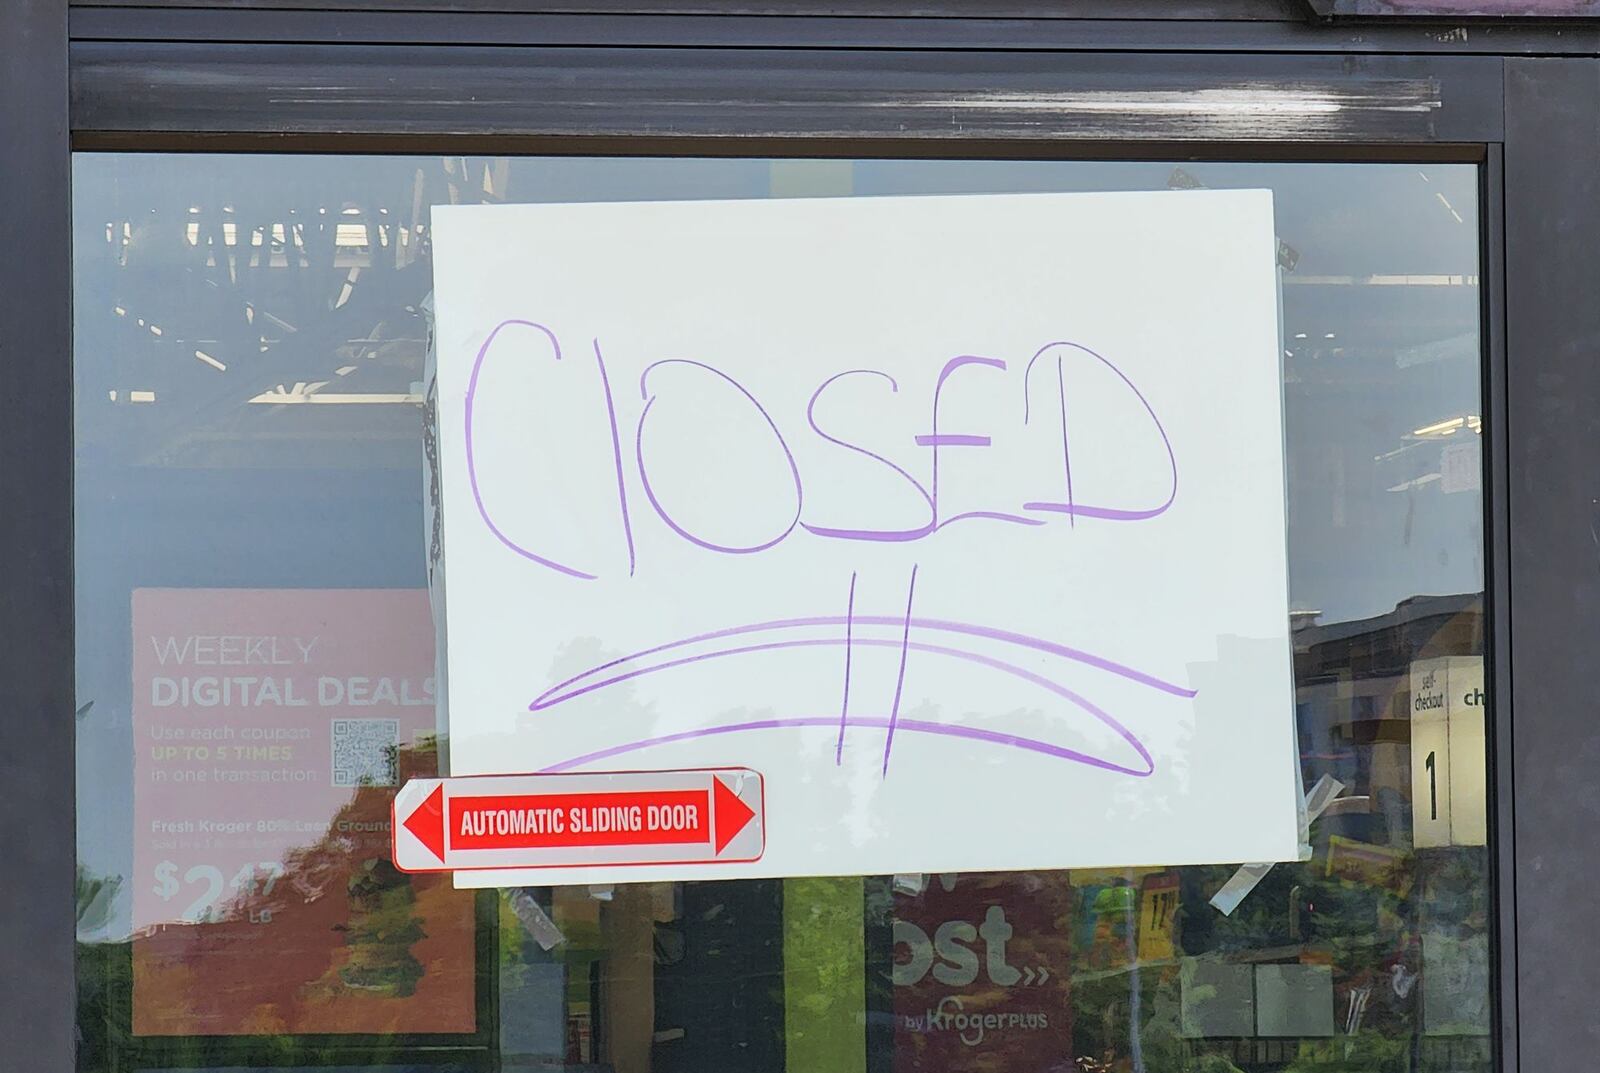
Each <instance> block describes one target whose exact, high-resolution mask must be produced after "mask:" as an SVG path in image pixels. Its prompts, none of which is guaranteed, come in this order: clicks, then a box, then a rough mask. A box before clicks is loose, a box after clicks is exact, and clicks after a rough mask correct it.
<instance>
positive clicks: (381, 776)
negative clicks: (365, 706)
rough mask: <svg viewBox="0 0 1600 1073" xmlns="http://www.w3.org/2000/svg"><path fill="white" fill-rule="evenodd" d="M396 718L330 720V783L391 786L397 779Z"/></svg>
mask: <svg viewBox="0 0 1600 1073" xmlns="http://www.w3.org/2000/svg"><path fill="white" fill-rule="evenodd" d="M399 747H400V720H398V719H335V720H334V721H333V784H334V785H335V786H393V785H395V784H396V783H397V782H399V781H400V779H399V775H400V772H399V765H398V764H397V763H396V759H397V756H398V754H399V751H400V748H399Z"/></svg>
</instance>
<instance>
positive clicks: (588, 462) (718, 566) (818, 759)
mask: <svg viewBox="0 0 1600 1073" xmlns="http://www.w3.org/2000/svg"><path fill="white" fill-rule="evenodd" d="M433 247H434V257H435V261H434V273H435V297H436V302H437V318H438V319H437V335H436V339H437V348H438V359H437V360H438V407H439V409H438V421H439V444H440V466H441V482H442V489H443V505H442V510H443V517H444V526H443V535H444V558H445V564H446V567H447V569H446V571H445V574H446V576H447V577H448V579H449V584H448V590H447V593H446V601H445V602H446V615H445V618H446V623H447V635H446V638H445V648H446V656H447V660H448V676H447V678H448V688H449V723H450V726H449V730H450V756H451V773H452V774H453V775H458V776H459V775H475V774H508V773H532V772H547V771H548V772H555V771H572V772H590V771H610V770H628V769H634V770H637V769H674V768H710V767H729V766H736V767H748V768H752V769H754V770H757V771H760V772H762V774H763V775H764V777H765V780H766V824H767V826H766V839H767V841H766V852H765V854H764V855H763V856H762V858H761V859H760V860H759V861H757V862H752V863H748V864H726V865H723V864H718V865H701V866H699V867H696V868H695V869H693V870H692V871H689V870H685V869H682V868H675V867H672V866H661V867H639V868H631V869H627V870H626V871H625V872H622V871H619V872H616V873H615V874H610V873H605V872H604V870H603V869H602V870H601V871H600V872H598V873H597V872H596V871H595V870H592V869H590V870H584V869H581V868H580V869H574V870H572V871H571V872H570V873H567V872H559V873H554V872H551V871H542V872H539V873H537V874H529V875H526V876H523V875H520V874H517V873H506V872H494V873H473V872H467V873H458V874H457V881H458V883H464V884H469V885H471V884H483V885H515V884H518V883H538V884H548V883H565V882H581V883H594V882H602V881H606V880H610V881H640V880H650V879H666V878H679V879H709V878H722V877H750V876H795V875H818V874H883V873H894V872H955V871H978V870H986V869H1033V868H1063V867H1077V866H1099V865H1108V866H1109V865H1134V864H1158V863H1159V864H1184V863H1194V862H1216V861H1225V862H1236V861H1241V860H1243V861H1270V860H1289V859H1293V858H1294V857H1295V856H1296V852H1297V846H1298V816H1297V808H1296V805H1297V799H1298V798H1297V786H1296V782H1297V780H1296V765H1297V758H1296V750H1295V741H1294V717H1293V707H1292V705H1293V684H1292V674H1291V666H1290V646H1289V640H1288V598H1287V592H1286V587H1287V582H1286V566H1285V556H1284V491H1283V489H1284V463H1283V448H1282V442H1283V441H1282V416H1281V391H1282V389H1281V377H1280V372H1279V353H1280V347H1279V332H1278V323H1277V275H1276V269H1275V266H1274V250H1275V239H1274V232H1273V225H1272V201H1271V195H1270V194H1269V193H1268V192H1266V191H1229V192H1212V191H1204V192H1160V193H1148V194H1145V193H1141V194H1093V195H1084V194H1080V195H1020V196H992V197H991V196H983V197H927V198H857V199H834V200H794V201H748V202H709V201H708V202H676V203H647V204H582V205H526V206H493V207H478V206H473V207H443V208H438V209H436V210H435V212H434V222H433Z"/></svg>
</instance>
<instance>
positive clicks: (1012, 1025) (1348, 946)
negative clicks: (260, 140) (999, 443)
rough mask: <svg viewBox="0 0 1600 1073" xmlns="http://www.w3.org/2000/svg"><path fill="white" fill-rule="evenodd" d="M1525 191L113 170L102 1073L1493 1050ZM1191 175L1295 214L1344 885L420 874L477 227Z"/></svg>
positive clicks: (557, 168)
mask: <svg viewBox="0 0 1600 1073" xmlns="http://www.w3.org/2000/svg"><path fill="white" fill-rule="evenodd" d="M1478 178H1479V177H1478V172H1477V170H1476V169H1475V168H1473V167H1471V166H1467V165H1415V164H1405V165H1401V164H1359V165H1357V164H1268V163H1194V162H1186V163H1181V164H1173V163H1153V162H1140V163H1104V162H1059V161H1048V162H1047V161H950V160H941V161H934V160H916V161H910V160H872V159H861V160H794V159H784V160H751V159H743V160H741V159H645V158H582V157H560V158H555V157H552V158H506V157H497V158H460V157H444V158H441V157H378V156H341V157H325V156H246V155H133V154H127V155H117V154H80V155H79V156H78V158H77V160H76V166H75V171H74V197H75V218H74V234H75V248H74V264H75V273H76V285H75V304H76V342H75V377H76V388H77V392H76V415H77V416H76V441H77V470H76V472H77V486H76V497H77V514H76V525H77V532H76V539H77V601H78V604H77V622H78V642H77V654H78V706H79V712H78V730H79V746H78V840H79V841H78V845H79V860H80V863H79V876H78V906H77V911H78V938H79V951H80V978H79V995H80V1012H79V1029H80V1037H81V1042H80V1047H79V1055H80V1058H79V1067H80V1069H82V1070H84V1071H85V1073H112V1071H121V1070H143V1069H157V1068H186V1069H217V1070H230V1071H231V1070H257V1069H268V1068H312V1067H316V1068H330V1067H331V1068H336V1069H343V1070H349V1071H352V1073H353V1071H358V1070H359V1071H363V1073H364V1071H369V1070H371V1071H376V1070H391V1069H412V1068H422V1067H426V1068H430V1069H461V1070H493V1069H571V1070H596V1071H599V1070H606V1071H610V1073H691V1071H692V1073H721V1071H726V1073H852V1071H859V1073H869V1071H870V1073H913V1071H925V1073H961V1071H964V1070H970V1071H989V1073H994V1071H1001V1070H1004V1071H1007V1073H1013V1071H1019V1073H1020V1071H1037V1073H1046V1071H1049V1073H1065V1071H1068V1070H1071V1071H1081V1073H1094V1071H1100V1073H1111V1071H1116V1073H1137V1071H1150V1073H1166V1071H1179V1070H1199V1071H1205V1073H1230V1071H1248V1073H1254V1071H1294V1073H1307V1071H1313V1070H1326V1071H1330V1073H1331V1071H1335V1070H1337V1071H1350V1073H1391V1071H1392V1073H1409V1071H1424V1070H1427V1071H1434V1070H1437V1071H1452V1073H1458V1071H1476V1070H1488V1069H1490V1068H1491V1065H1492V1060H1491V1057H1490V1055H1491V1050H1490V1046H1489V1034H1490V1024H1491V1016H1490V1012H1491V1011H1490V984H1489V981H1490V976H1489V974H1490V945H1489V939H1488V929H1489V921H1490V904H1489V880H1488V851H1487V847H1486V842H1487V824H1486V815H1487V811H1488V800H1487V797H1488V793H1487V781H1488V780H1487V763H1486V758H1485V747H1484V741H1485V734H1484V725H1485V720H1486V719H1487V718H1488V716H1489V713H1490V711H1491V707H1490V702H1489V695H1488V690H1487V688H1486V686H1485V680H1484V670H1483V667H1484V660H1483V656H1484V651H1485V618H1484V611H1483V579H1484V534H1483V488H1482V453H1481V450H1480V447H1479V443H1480V432H1481V417H1480V415H1481V414H1482V413H1483V408H1482V403H1481V399H1480V382H1481V368H1482V346H1481V339H1480V332H1479V324H1480V315H1481V301H1482V295H1481V289H1480V285H1479V272H1480V267H1479V244H1480V233H1479V216H1478V192H1477V190H1478V186H1477V184H1478ZM1192 188H1213V189H1222V188H1269V189H1270V190H1271V191H1272V192H1273V196H1274V205H1275V212H1276V225H1277V231H1278V237H1279V254H1278V265H1279V272H1280V276H1281V284H1282V333H1283V369H1284V392H1285V413H1286V420H1285V425H1286V428H1285V435H1286V443H1287V460H1288V487H1287V497H1288V508H1289V509H1288V517H1289V533H1288V550H1289V567H1290V594H1291V601H1292V606H1291V608H1290V615H1291V621H1292V636H1293V639H1294V668H1295V678H1296V700H1295V705H1296V710H1295V713H1294V718H1295V719H1296V721H1297V729H1298V734H1299V741H1300V750H1301V764H1302V771H1301V776H1302V779H1303V781H1304V785H1305V788H1306V790H1307V794H1308V807H1309V808H1310V809H1311V811H1312V812H1314V813H1315V814H1316V818H1315V819H1314V820H1313V822H1312V823H1311V826H1310V828H1309V842H1310V844H1311V846H1312V855H1311V858H1310V859H1309V860H1306V861H1303V862H1300V863H1294V864H1280V865H1277V866H1275V867H1272V868H1270V869H1261V868H1257V869H1254V870H1252V869H1248V868H1243V867H1241V865H1243V864H1247V863H1248V862H1234V863H1230V864H1219V865H1214V866H1205V867H1183V868H1175V867H1164V866H1160V865H1159V864H1157V865H1153V866H1151V867H1144V868H1136V869H1117V870H1111V871H1072V872H1047V871H1035V872H1020V873H1004V874H962V875H919V874H912V875H896V876H853V877H843V878H820V879H819V878H804V879H789V880H759V881H757V880H752V881H740V882H703V883H651V884H632V885H618V886H604V887H599V886H597V887H556V888H548V887H546V888H519V889H515V890H502V891H486V892H484V891H480V892H473V891H458V890H455V889H453V887H452V885H451V883H450V881H449V879H448V877H439V876H419V877H412V876H407V875H404V874H402V873H400V872H397V871H396V870H395V869H394V867H393V866H392V864H391V863H390V857H389V825H390V811H389V802H390V799H391V797H392V795H393V792H394V790H393V788H394V786H395V785H396V784H397V783H398V782H400V781H403V780H404V779H406V778H409V777H411V776H414V775H423V774H429V773H433V772H436V771H438V770H439V767H440V756H441V753H445V752H447V750H448V747H449V741H448V736H447V734H446V733H445V731H446V730H447V728H446V727H443V726H441V725H440V724H439V721H438V720H437V719H436V715H435V705H434V701H435V696H436V692H437V690H436V687H435V651H434V637H435V629H434V620H433V616H432V613H431V611H430V606H429V599H428V593H427V588H426V585H427V561H428V559H427V553H428V533H427V530H426V526H425V511H424V480H423V473H424V466H425V458H426V455H427V452H428V450H429V449H430V444H429V442H428V439H427V437H426V436H425V428H426V427H427V422H426V417H427V414H426V408H425V404H426V398H425V392H424V382H425V372H424V362H425V356H426V351H427V345H428V333H429V318H430V310H431V293H432V290H433V287H432V267H431V260H430V244H429V240H430V233H431V232H430V226H429V221H430V212H431V209H432V208H433V207H434V206H437V205H446V204H461V203H488V204H498V203H510V202H576V201H598V200H616V201H648V200H682V199H712V198H715V199H735V198H783V197H871V196H875V195H889V194H899V195H916V194H943V193H999V192H1029V191H1063V192H1067V191H1112V190H1161V189H1192ZM1155 312H1157V311H1152V313H1155ZM1286 717H1287V716H1286ZM952 922H960V923H962V924H964V925H966V927H965V928H960V929H956V930H954V931H952V930H951V929H950V927H949V925H950V924H951V923H952ZM969 934H970V935H976V936H978V938H976V939H972V940H971V941H970V942H967V940H964V939H961V938H960V936H963V935H969ZM952 936H954V937H955V938H952ZM962 943H966V946H964V947H963V946H962ZM923 947H927V948H929V949H930V950H932V951H934V952H935V953H936V956H937V958H938V959H942V960H940V961H939V964H940V965H941V966H942V967H943V968H944V969H945V970H946V971H942V972H938V973H935V972H933V971H932V966H933V964H934V959H932V958H925V957H923V956H922V953H921V951H922V948H923ZM953 947H960V949H957V950H953ZM996 966H998V970H997V968H996ZM968 970H970V971H968Z"/></svg>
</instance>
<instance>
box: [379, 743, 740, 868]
mask: <svg viewBox="0 0 1600 1073" xmlns="http://www.w3.org/2000/svg"><path fill="white" fill-rule="evenodd" d="M393 831H394V864H395V867H396V868H398V869H400V870H401V871H402V872H448V871H454V870H456V869H478V868H582V867H585V866H590V865H592V866H603V867H613V868H614V867H617V866H619V865H622V866H626V865H644V864H737V863H740V862H745V861H755V860H759V859H760V857H761V854H762V852H763V851H764V850H765V849H766V823H765V816H764V814H763V788H762V782H761V776H760V775H759V774H757V773H756V772H754V771H751V770H749V769H748V768H716V769H697V770H690V771H619V772H611V773H603V774H596V773H584V774H570V775H568V774H561V775H484V776H475V777H471V778H459V779H412V780H411V781H410V782H408V783H406V784H405V786H403V787H401V789H400V792H399V793H398V794H396V795H395V798H394V823H393Z"/></svg>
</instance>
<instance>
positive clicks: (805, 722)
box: [542, 715, 1154, 778]
mask: <svg viewBox="0 0 1600 1073" xmlns="http://www.w3.org/2000/svg"><path fill="white" fill-rule="evenodd" d="M836 722H837V720H836V719H835V718H834V717H833V716H831V715H823V716H792V717H788V718H783V719H757V720H752V721H750V722H746V723H728V724H726V725H724V726H715V727H701V728H699V729H697V730H684V731H680V732H678V733H676V734H663V735H661V736H659V737H654V738H644V739H641V740H639V741H630V742H623V743H622V744H620V745H611V746H607V747H606V748H604V749H597V750H596V751H594V752H592V753H584V754H583V755H582V756H574V757H571V758H570V759H567V760H563V761H561V762H560V763H557V764H551V765H550V766H549V767H546V768H544V769H542V770H543V772H545V773H553V772H558V771H570V770H572V769H573V768H577V767H582V766H583V765H585V764H592V763H595V762H596V761H600V760H609V759H611V758H612V757H616V756H622V755H624V754H626V753H632V752H638V751H639V750H642V749H650V748H654V747H655V746H658V745H670V744H672V743H673V742H680V741H693V740H695V739H697V738H708V737H715V736H716V735H719V734H739V733H743V732H746V731H751V730H787V729H792V728H798V727H831V726H833V725H834V724H835V723H836ZM896 724H897V726H898V728H899V730H900V732H901V733H903V734H931V735H935V736H938V737H946V738H963V739H966V740H968V741H979V742H984V743H985V744H989V745H1003V746H1007V747H1009V748H1013V749H1021V750H1023V751H1025V752H1030V753H1039V754H1042V755H1044V756H1049V757H1054V758H1056V759H1059V760H1073V761H1076V762H1078V763H1081V764H1088V765H1090V766H1091V767H1098V768H1104V769H1107V770H1110V771H1116V772H1122V773H1125V774H1128V775H1133V776H1137V777H1139V778H1148V777H1149V776H1150V774H1151V773H1152V772H1153V770H1154V767H1153V766H1152V768H1151V770H1150V771H1135V770H1131V769H1128V768H1122V767H1117V766H1115V765H1112V764H1108V763H1107V762H1105V761H1103V760H1100V759H1099V758H1098V757H1092V756H1086V755H1084V754H1083V753H1080V752H1078V751H1077V750H1075V749H1069V748H1067V747H1066V746H1063V745H1053V744H1051V743H1050V742H1047V741H1040V740H1038V739H1037V738H1028V737H1024V736H1022V735H1020V734H1008V733H1006V732H1005V731H1001V730H987V729H985V728H983V727H973V726H961V725H958V724H951V723H934V722H929V721H928V720H925V719H899V720H897V721H896ZM851 725H852V726H857V727H868V728H876V729H887V728H888V726H889V720H888V719H886V718H884V717H882V716H856V717H855V718H854V719H852V720H851Z"/></svg>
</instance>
